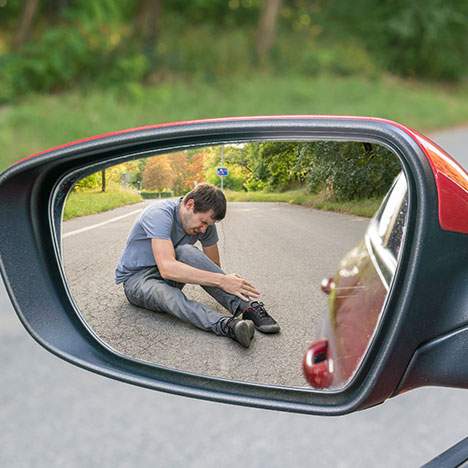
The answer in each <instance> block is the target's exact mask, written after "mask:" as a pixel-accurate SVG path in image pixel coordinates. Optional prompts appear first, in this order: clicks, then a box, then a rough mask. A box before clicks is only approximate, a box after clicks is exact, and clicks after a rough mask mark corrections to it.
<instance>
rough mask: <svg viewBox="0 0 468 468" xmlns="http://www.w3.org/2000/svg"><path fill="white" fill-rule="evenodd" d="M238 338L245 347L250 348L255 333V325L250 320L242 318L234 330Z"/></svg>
mask: <svg viewBox="0 0 468 468" xmlns="http://www.w3.org/2000/svg"><path fill="white" fill-rule="evenodd" d="M234 333H235V335H236V340H237V341H238V342H239V343H240V344H241V345H242V346H243V347H244V348H248V347H249V346H250V342H251V341H252V338H253V336H254V334H255V326H254V324H253V323H252V322H250V321H248V320H242V321H241V322H239V323H238V324H237V325H236V328H235V330H234Z"/></svg>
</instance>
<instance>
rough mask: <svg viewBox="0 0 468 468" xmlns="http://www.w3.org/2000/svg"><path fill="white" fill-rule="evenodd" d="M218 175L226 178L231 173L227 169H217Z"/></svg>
mask: <svg viewBox="0 0 468 468" xmlns="http://www.w3.org/2000/svg"><path fill="white" fill-rule="evenodd" d="M216 174H218V175H219V177H226V176H228V175H229V171H228V168H227V167H217V168H216Z"/></svg>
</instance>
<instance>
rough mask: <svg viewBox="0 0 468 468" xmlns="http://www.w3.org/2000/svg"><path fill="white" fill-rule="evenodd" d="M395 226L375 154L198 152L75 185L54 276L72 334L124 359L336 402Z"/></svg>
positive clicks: (395, 252) (402, 210) (375, 149)
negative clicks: (76, 317)
mask: <svg viewBox="0 0 468 468" xmlns="http://www.w3.org/2000/svg"><path fill="white" fill-rule="evenodd" d="M75 177H76V176H75ZM225 198H227V203H226V202H225ZM406 212H407V197H406V183H405V178H404V175H403V173H402V172H401V166H400V162H399V160H398V158H397V157H396V156H395V155H394V154H393V153H392V152H390V151H389V150H388V149H386V148H384V147H382V146H379V145H376V144H370V143H364V142H337V141H313V142H291V141H284V142H283V141H265V142H250V143H233V144H226V145H213V146H208V147H197V148H192V149H190V150H185V151H180V152H172V153H167V154H163V155H157V156H152V157H151V156H150V157H145V158H141V159H133V160H131V161H127V162H124V163H120V164H117V165H114V166H112V167H106V168H105V169H102V170H99V171H97V172H95V173H90V172H89V170H88V172H87V173H86V174H85V175H84V176H83V177H82V178H81V179H80V180H79V181H78V182H76V183H75V184H74V186H73V188H72V190H71V191H70V193H69V195H68V197H67V200H66V203H65V205H64V210H63V226H62V234H63V235H62V261H63V266H64V272H65V277H66V280H67V283H68V288H69V291H70V293H71V296H72V298H73V300H74V302H75V304H76V307H77V309H78V311H79V313H80V314H81V316H82V318H83V320H84V321H85V322H86V323H87V325H88V326H89V328H90V329H91V330H92V331H93V332H94V333H95V335H96V336H97V337H99V339H100V340H102V341H103V342H104V343H105V344H106V345H107V346H108V347H110V348H112V349H113V350H115V351H117V352H118V353H120V354H123V355H125V356H126V357H130V358H133V359H137V360H142V361H145V362H150V363H153V364H158V365H162V366H166V367H169V368H175V369H179V370H182V371H188V372H193V373H196V374H202V375H209V376H213V377H221V378H226V379H233V380H238V381H247V382H255V383H262V384H271V385H285V386H290V387H308V388H310V387H311V386H313V387H316V388H324V389H326V388H340V387H343V386H345V385H346V384H347V383H348V382H349V381H350V379H351V378H352V376H353V375H354V373H355V372H356V370H357V369H358V367H359V364H360V362H362V359H363V356H364V355H365V352H366V350H367V349H368V346H369V343H370V341H371V338H372V336H373V334H374V332H375V329H376V326H377V323H378V321H379V318H380V316H381V314H382V310H383V308H384V303H385V299H386V297H387V295H388V291H389V289H390V287H391V282H392V277H393V275H394V273H395V269H396V264H397V260H398V256H399V252H400V251H401V248H400V245H401V243H402V239H403V237H404V231H405V222H406ZM374 213H375V214H374ZM369 218H371V219H369ZM324 278H325V279H324Z"/></svg>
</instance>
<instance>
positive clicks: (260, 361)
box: [63, 202, 368, 386]
mask: <svg viewBox="0 0 468 468" xmlns="http://www.w3.org/2000/svg"><path fill="white" fill-rule="evenodd" d="M150 203H151V202H150ZM146 204H147V203H141V204H138V205H131V206H128V207H123V208H120V209H118V210H112V211H111V212H107V213H101V214H97V215H93V216H85V217H83V218H77V219H74V220H72V221H68V222H65V223H64V228H63V232H64V235H65V238H64V241H63V259H64V266H65V273H66V276H67V279H68V282H69V285H70V291H71V293H72V295H73V297H74V299H75V301H76V303H77V305H78V308H79V310H80V311H81V312H82V314H83V315H84V317H85V319H86V321H87V322H88V323H89V324H90V326H91V327H92V328H93V330H94V331H95V332H96V334H97V335H98V336H99V337H101V338H102V339H103V341H105V342H106V343H107V344H109V345H110V346H111V347H112V348H114V349H116V350H117V351H120V352H121V353H122V354H125V355H129V356H132V357H135V358H137V359H141V360H145V361H149V362H157V363H159V364H162V365H165V366H168V367H173V368H177V369H182V370H188V371H192V372H196V373H201V374H208V375H214V376H218V377H224V378H231V379H236V380H243V381H250V382H256V383H267V384H275V385H289V386H307V382H306V381H305V379H304V377H303V373H302V358H303V356H304V353H305V350H306V349H307V347H308V346H309V345H310V343H311V342H312V341H314V340H315V339H318V338H319V335H320V331H321V326H322V317H323V314H324V311H326V310H327V296H325V294H323V293H322V292H321V291H320V287H319V285H320V282H321V280H322V279H323V278H324V277H326V276H330V275H333V274H334V273H335V271H336V269H337V265H338V263H339V261H340V259H341V258H342V257H343V256H344V255H345V253H346V252H348V251H349V250H350V249H351V248H353V247H354V246H355V245H356V244H357V242H358V241H359V240H361V239H362V238H363V235H364V232H365V229H366V227H367V224H368V219H366V218H361V217H357V216H349V215H340V214H337V213H329V212H324V211H317V210H311V209H309V208H305V207H302V206H295V205H288V204H285V203H230V204H229V206H228V215H227V216H226V219H225V220H223V221H222V222H221V223H219V224H218V231H219V237H220V242H219V246H220V252H221V259H222V265H223V266H224V268H225V269H226V271H227V272H229V273H237V274H240V275H241V276H243V277H246V278H248V279H250V280H251V281H253V283H254V284H255V285H256V286H257V288H258V289H259V290H260V291H261V292H262V298H261V299H262V300H263V301H264V302H265V304H266V305H267V307H268V310H269V311H270V313H271V314H272V316H273V317H275V318H276V320H278V322H279V323H280V324H281V327H282V330H281V333H279V334H277V335H268V336H266V335H262V334H261V333H257V334H256V338H255V340H254V341H253V342H252V344H251V346H250V348H249V349H244V348H242V347H241V346H239V344H237V343H235V342H234V341H232V340H227V339H225V338H221V337H218V336H216V335H214V334H213V333H206V332H203V331H201V330H199V329H197V328H195V327H193V326H191V325H189V324H185V323H183V322H181V321H180V320H178V319H176V318H173V317H170V316H169V315H167V314H164V313H154V312H150V311H147V310H145V309H140V308H137V307H135V306H132V305H130V304H129V303H128V301H127V300H126V298H125V295H124V292H123V289H122V286H116V285H115V284H114V271H115V267H116V265H117V263H118V260H119V257H120V255H121V253H122V250H123V247H124V245H125V241H126V238H127V236H128V233H129V231H130V229H131V227H132V225H133V223H134V221H135V218H136V217H138V216H139V215H140V211H139V210H141V209H143V207H144V206H145V205H146ZM93 226H94V228H93V229H89V227H93ZM85 229H88V230H85ZM184 293H185V294H186V295H187V296H188V297H189V298H190V299H194V300H198V301H201V302H203V303H205V304H208V305H210V306H211V307H212V308H213V309H216V310H218V311H219V312H220V313H223V312H224V313H225V314H227V311H225V310H224V311H223V308H222V307H221V306H220V305H219V304H217V303H216V301H215V300H214V299H213V298H211V297H210V296H209V295H208V294H207V293H206V292H205V291H203V289H202V288H200V287H199V286H196V285H187V286H185V287H184Z"/></svg>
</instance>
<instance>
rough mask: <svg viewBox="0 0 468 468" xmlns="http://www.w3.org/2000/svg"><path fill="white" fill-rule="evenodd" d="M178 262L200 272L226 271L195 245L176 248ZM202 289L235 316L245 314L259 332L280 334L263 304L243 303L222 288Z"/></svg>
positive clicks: (243, 316) (278, 327) (245, 317)
mask: <svg viewBox="0 0 468 468" xmlns="http://www.w3.org/2000/svg"><path fill="white" fill-rule="evenodd" d="M176 258H177V260H179V261H181V262H183V263H185V264H187V265H190V266H192V267H194V268H199V269H200V270H205V271H212V272H213V273H223V274H224V271H223V270H222V269H221V268H220V267H219V266H218V265H216V263H214V262H213V261H212V260H211V259H210V258H209V257H208V256H206V255H205V254H204V253H203V252H202V251H201V250H200V249H197V248H196V247H194V246H193V245H181V246H179V247H177V248H176ZM202 288H203V289H204V290H205V291H206V292H207V293H208V294H210V295H211V296H212V297H214V298H215V299H216V300H217V301H218V302H219V303H220V304H221V305H223V306H224V307H226V309H228V310H229V311H230V312H231V313H232V314H233V315H238V314H241V313H242V314H243V315H242V318H243V319H246V320H252V321H253V322H254V324H255V327H256V328H257V330H260V331H261V332H263V333H278V332H279V331H280V326H279V325H278V323H277V322H276V320H275V319H274V318H273V317H271V315H270V314H269V313H268V312H267V311H266V309H265V307H264V305H263V302H258V301H253V302H248V301H243V300H242V299H240V298H239V297H237V296H234V295H233V294H229V293H227V292H226V291H223V290H222V289H221V288H216V287H212V286H202Z"/></svg>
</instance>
